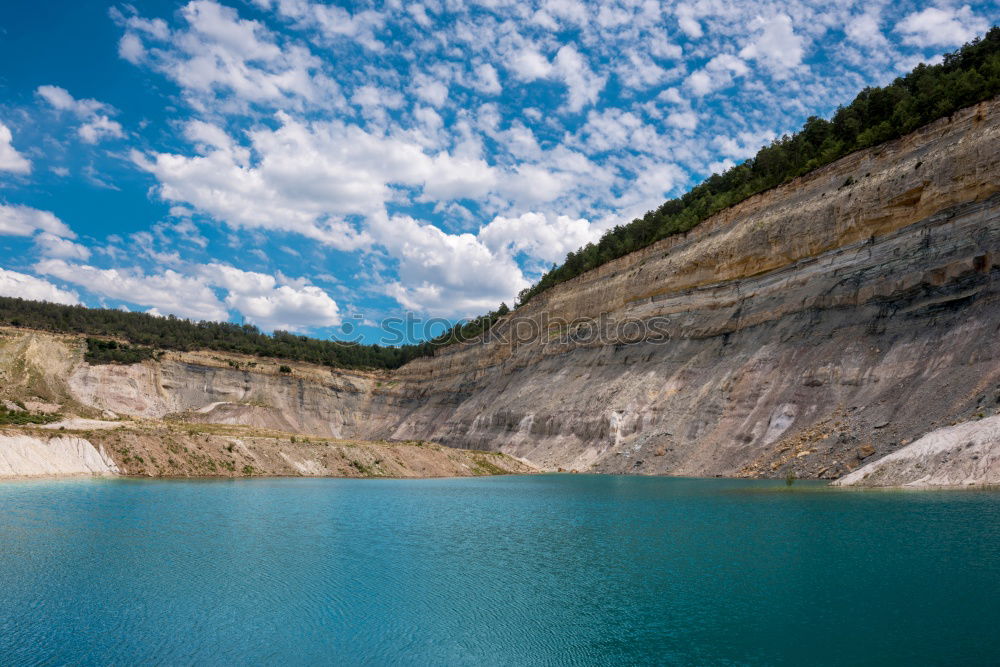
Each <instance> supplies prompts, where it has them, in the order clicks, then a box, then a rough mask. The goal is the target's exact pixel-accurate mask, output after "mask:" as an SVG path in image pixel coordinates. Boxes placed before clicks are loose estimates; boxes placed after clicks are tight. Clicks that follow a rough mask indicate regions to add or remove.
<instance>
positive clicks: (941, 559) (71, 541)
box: [0, 475, 1000, 665]
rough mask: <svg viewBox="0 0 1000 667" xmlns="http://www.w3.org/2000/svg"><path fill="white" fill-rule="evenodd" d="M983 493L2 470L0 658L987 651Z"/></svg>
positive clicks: (307, 659) (438, 659)
mask: <svg viewBox="0 0 1000 667" xmlns="http://www.w3.org/2000/svg"><path fill="white" fill-rule="evenodd" d="M998 662H1000V493H996V492H967V491H966V492H943V491H931V492H912V491H910V492H900V491H850V490H833V489H828V488H825V487H824V486H822V485H818V484H811V483H802V482H798V483H796V484H795V485H794V486H793V487H791V488H788V487H786V486H785V484H784V482H777V483H776V482H762V481H735V480H692V479H664V478H642V477H600V476H578V475H541V476H527V477H494V478H485V479H484V478H479V479H445V480H412V481H403V480H335V479H253V480H245V481H140V480H129V479H109V480H91V479H87V480H64V481H46V482H10V483H4V484H0V664H3V665H20V664H110V663H113V664H167V665H178V664H281V665H300V664H338V665H351V664H371V665H381V664H414V665H423V664H445V665H452V664H476V665H479V664H488V665H512V664H513V665H517V664H553V665H582V664H651V663H653V664H682V665H702V664H768V665H771V664H796V665H801V664H811V665H822V664H829V665H844V664H879V665H886V664H900V665H903V664H997V663H998Z"/></svg>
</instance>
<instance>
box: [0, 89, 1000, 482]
mask: <svg viewBox="0 0 1000 667" xmlns="http://www.w3.org/2000/svg"><path fill="white" fill-rule="evenodd" d="M998 109H1000V102H998V101H993V102H988V103H983V104H980V105H978V106H976V107H973V108H970V109H967V110H964V111H962V112H960V113H957V114H955V115H954V116H953V117H952V118H950V119H943V120H941V121H938V122H936V123H934V124H932V125H930V126H928V127H926V128H924V129H922V130H920V131H918V132H916V133H914V134H912V135H909V136H907V137H904V138H902V139H900V140H897V141H894V142H891V143H889V144H886V145H883V146H880V147H877V148H874V149H871V150H867V151H861V152H859V153H856V154H853V155H851V156H848V157H847V158H844V159H843V160H840V161H838V162H837V163H835V164H832V165H829V166H827V167H824V168H823V169H820V170H818V171H816V172H814V173H812V174H810V175H808V176H806V177H803V178H800V179H796V180H795V181H793V182H791V183H788V184H786V185H784V186H781V187H779V188H775V189H773V190H771V191H768V192H766V193H763V194H761V195H758V196H756V197H753V198H751V199H749V200H747V201H746V202H743V203H742V204H740V205H738V206H735V207H733V208H731V209H728V210H726V211H724V212H722V213H720V214H718V215H716V216H715V217H713V218H712V219H710V220H708V221H706V222H705V223H703V224H702V225H700V226H699V227H697V228H695V229H694V230H692V231H691V232H689V233H688V234H686V235H684V236H681V237H675V238H671V239H666V240H664V241H662V242H660V243H658V244H656V245H653V246H651V247H649V248H646V249H644V250H642V251H639V252H636V253H633V254H631V255H629V256H627V257H624V258H621V259H619V260H616V261H614V262H611V263H609V264H607V265H604V266H602V267H600V268H599V269H597V270H595V271H592V272H590V273H587V274H585V275H582V276H579V277H577V278H576V279H574V280H572V281H569V282H567V283H565V284H563V285H560V286H558V287H556V288H554V289H552V290H549V291H548V292H546V293H544V294H542V295H540V296H539V297H536V298H535V299H533V300H532V301H531V303H529V304H527V305H526V306H524V307H522V308H519V309H518V310H517V311H516V312H515V313H513V314H512V315H511V316H510V317H508V318H507V319H506V320H505V321H504V322H502V323H500V324H499V325H498V326H497V327H495V329H494V332H493V333H494V339H492V340H490V341H487V342H483V343H473V344H466V345H461V346H452V347H449V348H446V349H444V350H442V351H441V352H439V354H438V355H437V356H435V357H434V358H428V359H420V360H417V361H415V362H412V363H410V364H408V365H407V366H405V367H404V368H402V369H399V370H398V371H396V372H393V373H383V374H377V373H350V372H342V371H337V370H330V369H325V368H316V367H309V366H306V365H301V364H299V365H295V364H293V373H292V374H291V376H287V375H284V374H281V373H279V372H278V367H277V363H272V362H266V361H261V360H255V361H256V363H257V364H258V365H256V366H253V367H250V366H248V363H252V362H250V360H247V359H239V358H236V357H232V356H227V355H221V354H213V353H199V354H168V355H167V356H166V357H165V358H164V360H162V361H161V362H147V363H143V364H138V365H134V366H90V365H88V364H85V363H83V362H82V354H81V353H80V351H79V345H78V344H77V347H75V348H74V347H73V344H72V343H71V342H66V341H64V342H63V343H60V344H63V345H65V346H67V347H66V349H67V350H68V351H67V352H66V355H68V358H67V360H65V361H63V362H60V363H61V365H60V366H59V368H58V370H53V371H52V375H53V378H52V379H51V382H50V383H51V384H53V386H56V385H58V381H57V380H56V379H54V378H56V376H59V375H60V374H62V375H64V376H65V377H66V381H65V383H64V384H65V387H64V388H63V389H58V388H56V389H53V390H52V392H53V394H60V392H62V394H65V395H67V396H68V397H69V400H71V401H75V402H77V403H78V404H79V405H81V406H84V407H85V408H92V409H94V410H111V411H114V412H116V413H121V414H135V415H143V416H147V417H157V418H159V417H164V416H172V417H174V418H180V419H185V420H189V421H203V422H217V423H234V424H251V425H255V426H261V427H267V428H274V429H280V430H285V431H295V432H302V433H312V434H318V435H328V436H333V437H350V438H368V439H371V438H391V439H405V440H431V441H436V442H441V443H444V444H447V445H451V446H454V447H465V448H478V449H489V450H500V451H503V452H506V453H508V454H512V455H515V456H518V457H523V458H525V459H528V460H530V461H532V462H533V463H535V464H537V465H541V466H545V467H548V468H560V467H561V468H566V469H578V470H596V471H605V472H634V473H643V474H676V475H763V476H774V475H783V474H785V473H786V472H792V473H794V474H796V475H799V476H806V477H817V476H818V477H837V476H840V475H842V474H844V473H846V472H849V471H850V470H852V469H854V468H856V467H858V466H859V465H861V462H862V461H866V462H867V461H871V460H874V459H875V458H877V457H878V456H880V455H884V454H887V453H889V452H891V451H894V450H896V449H898V448H900V447H901V446H904V445H905V444H907V443H908V442H909V441H911V440H913V439H915V438H917V437H919V436H920V435H922V434H924V433H926V432H928V431H931V430H933V429H935V428H937V427H939V426H943V425H947V424H950V423H953V422H956V421H962V420H965V419H968V418H971V417H974V416H978V415H981V414H992V413H993V412H995V410H996V408H997V399H998V397H1000V394H998V393H997V390H998V389H1000V342H998V336H997V329H998V326H1000V308H998V276H1000V113H998ZM35 344H36V345H38V344H41V343H35ZM12 345H14V343H9V344H8V345H7V347H8V348H10V347H11V346H12ZM2 354H3V352H2V351H0V356H2ZM50 356H51V355H50ZM0 361H2V359H0ZM237 366H238V367H237ZM36 375H38V374H37V373H36ZM41 375H43V376H44V373H42V374H41ZM46 382H49V381H48V380H46Z"/></svg>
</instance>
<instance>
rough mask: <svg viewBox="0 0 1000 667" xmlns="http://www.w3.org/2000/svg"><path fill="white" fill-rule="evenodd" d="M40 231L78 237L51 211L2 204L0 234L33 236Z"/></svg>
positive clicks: (64, 236)
mask: <svg viewBox="0 0 1000 667" xmlns="http://www.w3.org/2000/svg"><path fill="white" fill-rule="evenodd" d="M38 231H42V232H49V233H50V234H52V235H54V236H58V237H62V238H70V239H72V238H76V234H74V233H73V231H72V230H71V229H70V228H69V227H68V226H66V223H64V222H63V221H62V220H60V219H59V218H57V217H56V216H55V215H54V214H53V213H51V212H50V211H40V210H38V209H37V208H31V207H30V206H21V205H16V204H15V205H9V204H0V235H4V236H31V235H32V234H34V233H35V232H38Z"/></svg>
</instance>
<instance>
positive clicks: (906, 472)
mask: <svg viewBox="0 0 1000 667" xmlns="http://www.w3.org/2000/svg"><path fill="white" fill-rule="evenodd" d="M834 485H836V486H901V487H933V486H992V485H1000V415H996V416H993V417H988V418H986V419H980V420H978V421H970V422H965V423H962V424H958V425H956V426H947V427H945V428H939V429H937V430H935V431H931V432H930V433H928V434H927V435H925V436H923V437H922V438H920V439H919V440H917V441H916V442H914V443H913V444H910V445H907V446H906V447H904V448H902V449H899V450H897V451H895V452H893V453H892V454H889V455H887V456H883V457H882V458H880V459H879V460H877V461H874V462H873V463H869V464H868V465H866V466H863V467H861V468H858V469H857V470H855V471H854V472H852V473H850V474H848V475H845V476H844V477H841V478H840V479H838V480H837V481H836V482H834Z"/></svg>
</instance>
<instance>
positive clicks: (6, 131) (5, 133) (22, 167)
mask: <svg viewBox="0 0 1000 667" xmlns="http://www.w3.org/2000/svg"><path fill="white" fill-rule="evenodd" d="M13 141H14V135H13V134H12V133H11V131H10V128H9V127H7V126H6V125H4V124H3V123H0V171H9V172H12V173H15V174H27V173H29V172H30V171H31V161H30V160H28V158H26V157H24V156H23V155H21V154H20V153H18V152H17V149H16V148H14V145H13V143H12V142H13Z"/></svg>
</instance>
